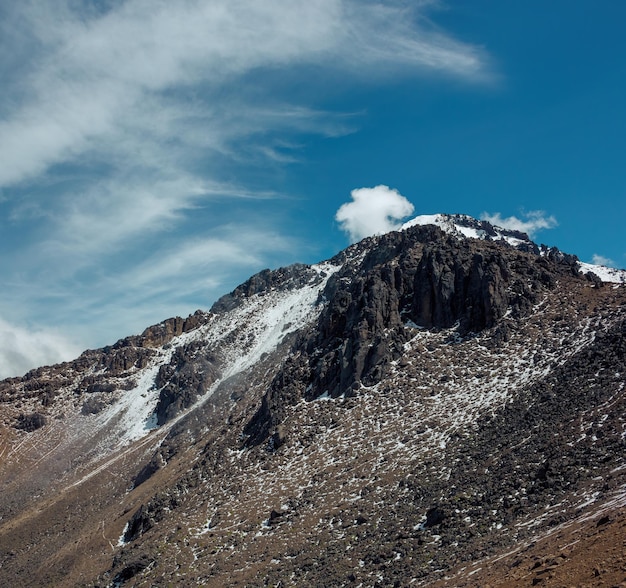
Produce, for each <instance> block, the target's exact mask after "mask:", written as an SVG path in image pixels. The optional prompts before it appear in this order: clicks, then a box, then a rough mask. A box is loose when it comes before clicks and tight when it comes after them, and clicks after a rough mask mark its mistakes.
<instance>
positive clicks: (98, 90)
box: [0, 0, 490, 365]
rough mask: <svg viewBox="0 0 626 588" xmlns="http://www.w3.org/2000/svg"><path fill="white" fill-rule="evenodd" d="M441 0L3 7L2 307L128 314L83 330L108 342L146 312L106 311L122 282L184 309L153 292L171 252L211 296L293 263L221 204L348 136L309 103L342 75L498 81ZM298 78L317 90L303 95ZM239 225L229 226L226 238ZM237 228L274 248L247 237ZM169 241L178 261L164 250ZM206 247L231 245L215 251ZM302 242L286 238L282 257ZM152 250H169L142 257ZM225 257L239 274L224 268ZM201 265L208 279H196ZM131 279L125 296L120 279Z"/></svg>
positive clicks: (255, 190) (25, 311) (75, 315)
mask: <svg viewBox="0 0 626 588" xmlns="http://www.w3.org/2000/svg"><path fill="white" fill-rule="evenodd" d="M436 5H437V2H433V1H422V2H416V3H413V4H412V5H408V4H407V3H405V2H400V1H396V0H388V1H378V2H377V1H366V2H361V1H358V2H357V1H356V0H306V1H305V0H277V1H275V2H265V3H261V2H253V1H252V0H211V1H209V0H207V1H204V2H203V1H198V0H181V1H180V2H166V1H165V0H115V1H112V2H96V3H94V2H87V1H86V0H78V1H76V0H55V1H52V0H48V1H47V0H44V1H40V0H39V1H35V0H24V1H23V2H15V3H4V4H2V5H1V6H0V76H1V78H2V80H3V91H2V93H1V94H0V161H1V162H2V165H1V166H0V252H1V253H2V256H1V257H0V271H2V272H3V275H4V276H5V277H6V287H5V289H4V294H3V298H2V299H0V316H5V317H7V316H12V317H20V318H19V320H26V317H31V318H32V320H33V321H35V322H37V323H38V324H41V325H46V324H47V325H51V326H54V325H56V326H59V325H61V324H62V325H63V328H65V329H68V330H72V329H79V328H80V329H82V326H81V325H85V324H88V323H89V322H90V321H95V322H97V321H98V320H100V321H103V319H102V316H103V312H104V309H106V310H107V312H108V311H111V312H112V314H113V316H114V317H119V318H109V319H108V320H107V321H106V326H105V327H102V328H100V327H99V328H92V332H97V333H99V337H98V338H95V337H94V338H91V339H89V340H87V339H85V343H87V344H89V345H93V344H99V343H102V339H103V338H104V337H109V336H110V334H111V333H112V332H113V331H114V330H115V329H117V331H118V332H120V331H121V330H122V329H125V330H126V331H125V332H128V331H127V329H131V332H132V330H133V329H135V328H136V327H137V326H138V321H139V320H143V318H145V315H146V314H150V316H152V314H151V313H150V309H147V310H146V312H145V313H143V311H142V312H135V315H134V316H135V317H137V318H136V320H135V321H134V322H132V323H128V321H127V319H128V317H130V313H125V311H124V310H120V311H119V312H114V311H115V309H116V308H118V310H119V309H121V308H122V306H123V305H126V307H125V308H129V307H132V308H133V309H134V310H135V311H137V308H138V307H137V304H135V303H133V302H132V300H131V297H130V295H128V296H125V294H124V292H129V293H130V292H132V293H133V296H134V299H135V300H144V301H147V300H150V302H149V304H150V305H151V306H150V308H152V309H155V308H157V306H158V308H159V309H161V308H165V307H167V306H168V304H170V303H171V307H172V308H173V310H172V311H170V312H166V314H170V313H171V312H176V308H178V307H177V304H176V301H177V300H180V298H181V297H180V295H179V294H177V293H176V292H174V291H173V290H171V289H167V288H160V289H159V288H157V286H156V285H157V284H159V283H161V284H164V283H165V282H166V280H167V279H169V278H171V276H172V272H174V269H175V268H176V267H177V263H179V262H177V261H175V258H174V257H172V256H179V257H180V259H181V260H185V259H186V260H187V263H186V264H185V263H182V262H180V266H179V267H178V269H176V271H175V272H174V273H175V274H176V276H177V279H179V280H180V281H181V282H182V283H185V282H186V283H187V284H189V285H190V289H191V290H194V291H201V290H202V291H203V293H204V299H208V300H210V299H211V298H212V297H214V296H215V295H216V294H219V293H221V290H220V289H221V288H222V287H223V284H224V283H227V282H228V279H229V278H228V277H227V276H230V279H232V276H233V275H234V273H236V271H235V270H236V269H237V268H238V269H239V271H244V270H245V271H247V270H248V269H255V268H258V267H259V266H261V265H265V264H270V260H274V259H277V258H279V257H280V256H281V255H283V256H284V255H286V252H285V249H284V248H283V243H282V242H281V240H280V239H273V238H271V237H269V236H271V235H275V234H276V233H277V232H279V231H278V228H279V227H278V225H276V224H275V225H274V226H270V224H271V222H269V221H268V222H266V223H264V225H263V226H261V227H260V226H258V220H257V219H255V220H251V219H254V215H253V214H248V215H245V214H243V215H241V214H240V218H238V219H237V218H236V219H233V218H228V214H227V212H225V211H228V210H230V209H232V208H234V207H235V203H240V202H242V200H244V199H256V200H258V199H268V200H269V199H272V198H276V197H277V196H278V195H276V194H273V193H271V192H268V191H267V190H265V191H263V190H260V189H259V187H258V185H257V184H256V183H255V182H254V181H253V180H250V179H249V176H250V177H253V176H254V174H255V173H256V172H257V171H258V170H259V169H260V168H262V167H263V166H266V165H267V164H271V165H276V166H280V165H286V164H288V163H289V162H292V161H294V160H297V159H298V153H299V146H300V145H301V142H302V137H306V136H311V135H321V136H324V137H329V138H330V137H338V136H342V135H345V134H347V133H352V132H354V131H355V130H356V128H357V125H356V122H355V121H356V119H355V118H354V117H353V116H350V115H349V113H341V112H329V111H327V110H325V109H323V108H318V107H317V106H316V105H315V103H314V99H310V100H308V101H305V100H304V99H303V98H302V96H303V95H306V96H308V95H309V94H310V95H314V94H315V91H316V89H318V90H319V89H320V88H322V87H323V86H324V85H325V84H332V83H334V80H336V79H337V77H338V74H340V76H341V79H342V80H343V83H347V80H358V81H359V83H372V82H375V81H376V80H383V79H388V78H389V77H393V76H397V75H405V74H407V73H415V72H417V73H422V74H424V73H426V74H431V73H435V74H437V75H445V76H451V77H454V78H457V79H463V80H466V81H470V82H471V81H479V82H481V81H484V79H485V78H487V77H488V76H489V72H490V69H489V60H488V56H487V55H486V53H485V52H484V51H483V50H482V49H480V48H479V47H476V46H473V45H471V44H467V43H463V42H460V41H458V40H456V39H455V38H453V37H452V36H450V35H447V34H446V33H445V32H443V31H441V30H440V29H437V28H436V27H434V26H432V24H431V23H430V22H429V21H428V19H427V14H428V11H429V10H430V9H431V8H433V7H435V6H436ZM312 71H314V72H315V75H311V72H312ZM297 86H298V87H306V88H309V89H310V92H304V93H303V92H293V91H292V88H293V87H297ZM251 172H252V173H251ZM236 206H237V208H238V209H240V208H241V207H240V205H239V204H236ZM246 218H247V219H248V220H247V221H246V220H245V219H246ZM268 218H269V217H268ZM233 222H234V223H235V224H237V226H238V230H237V231H236V232H230V231H229V230H228V227H229V226H232V224H233ZM245 234H250V235H253V234H256V235H257V236H258V237H259V238H260V239H265V243H266V244H267V246H264V247H259V245H258V243H259V242H258V241H257V242H256V243H252V242H247V241H246V240H245V238H242V235H245ZM165 242H167V243H168V244H169V245H170V251H171V255H170V254H168V253H167V252H164V251H163V250H162V249H161V246H162V244H163V243H165ZM240 243H247V246H246V247H245V248H244V247H240V245H239V244H240ZM213 246H215V247H216V251H221V252H222V253H223V255H211V254H210V251H211V250H212V247H213ZM203 247H204V249H203ZM255 248H256V249H255ZM296 249H297V244H295V242H294V241H293V240H292V241H291V245H290V254H291V255H293V251H294V250H296ZM252 250H254V251H255V254H254V255H251V254H250V251H252ZM146 251H154V252H155V255H156V254H157V252H158V255H160V256H162V257H161V258H159V259H157V258H154V259H152V260H151V261H150V262H148V261H147V260H148V259H149V257H150V256H149V255H147V254H146ZM201 252H204V262H203V263H202V264H199V265H198V263H196V261H198V260H199V259H200V258H201V257H202V255H201ZM229 252H230V253H233V252H235V253H236V255H235V256H234V257H233V256H232V255H230V253H229ZM194 260H195V261H194ZM146 263H150V265H149V269H148V266H146V265H145V264H146ZM229 264H230V267H231V268H234V269H233V271H229V270H227V269H225V268H226V267H227V266H229ZM185 268H187V269H185ZM192 268H196V270H198V271H199V272H200V271H201V272H204V278H203V279H201V280H199V281H198V280H196V279H195V277H194V276H193V273H192ZM159 272H161V275H160V277H159ZM233 272H234V273H233ZM206 276H211V277H210V278H207V277H206ZM121 282H123V283H124V284H125V289H124V288H119V289H117V286H116V285H117V284H119V283H121ZM192 284H196V285H194V286H192ZM156 291H158V292H160V294H161V296H162V298H160V299H159V300H158V302H157V301H156V299H155V297H154V296H153V295H152V294H153V293H154V292H156ZM41 293H45V294H41ZM190 298H191V297H188V300H189V299H190ZM116 300H117V302H116ZM103 301H107V302H106V303H105V302H103ZM98 302H100V304H99V305H98ZM116 304H117V307H116ZM146 304H148V303H147V302H146ZM73 309H81V312H78V311H77V310H73ZM123 315H124V316H123ZM140 315H141V316H140ZM116 321H118V322H117V325H115V324H114V323H115V322H116ZM31 323H32V321H31ZM94 324H95V323H94ZM101 324H102V323H101ZM141 326H145V325H141ZM86 331H88V329H86V328H85V329H82V331H81V332H86ZM125 332H120V334H125ZM16 365H17V364H16Z"/></svg>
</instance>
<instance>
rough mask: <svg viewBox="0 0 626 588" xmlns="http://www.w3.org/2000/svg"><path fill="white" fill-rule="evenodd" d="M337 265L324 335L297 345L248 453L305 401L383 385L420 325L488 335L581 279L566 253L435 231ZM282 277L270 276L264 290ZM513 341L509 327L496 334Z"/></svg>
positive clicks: (373, 245)
mask: <svg viewBox="0 0 626 588" xmlns="http://www.w3.org/2000/svg"><path fill="white" fill-rule="evenodd" d="M331 261H333V262H335V263H342V264H343V267H342V269H341V270H340V271H339V272H338V273H336V274H335V275H333V276H332V277H331V278H330V280H329V282H328V284H327V286H326V288H325V290H324V292H323V299H324V300H325V301H326V305H325V307H324V309H323V310H322V313H321V316H320V318H319V320H318V321H317V324H316V325H315V328H313V329H311V330H310V332H309V333H308V334H307V333H304V334H302V335H301V337H300V339H299V340H298V341H297V342H296V343H295V345H294V347H293V350H292V355H291V356H290V357H288V358H287V360H286V361H285V362H284V364H283V366H282V369H281V370H280V371H279V373H278V374H277V375H276V377H275V378H274V380H273V381H272V383H271V385H270V386H269V388H268V390H267V392H266V394H265V395H264V397H263V399H262V401H261V406H260V407H259V409H258V411H257V412H256V414H255V415H254V416H253V417H252V418H251V419H250V421H249V422H248V423H247V425H246V427H245V428H244V435H245V437H246V439H247V443H248V444H249V445H257V444H260V443H263V442H265V440H266V439H267V438H268V437H269V436H270V435H271V434H272V432H273V431H274V430H275V429H276V427H277V426H278V425H279V424H280V423H281V422H282V420H283V419H284V416H285V408H286V407H287V406H291V405H294V404H295V403H297V402H298V401H299V400H301V399H303V398H304V399H306V400H312V399H314V398H317V397H318V396H320V395H322V394H328V395H329V396H331V397H338V396H340V395H347V396H350V395H353V394H355V392H356V391H357V390H358V389H359V387H360V386H361V385H362V384H363V385H366V386H371V385H374V384H376V383H377V382H380V381H381V380H383V379H384V378H385V376H386V374H387V373H388V369H389V366H390V364H391V362H393V361H396V360H398V359H399V358H400V357H401V355H402V349H403V345H404V343H405V342H406V341H408V340H409V339H410V338H411V337H412V336H413V334H412V331H413V329H414V328H415V327H419V328H426V329H448V328H452V327H455V326H456V332H457V335H458V336H459V337H466V336H469V335H471V334H472V333H479V332H482V331H484V330H486V329H491V328H494V327H497V326H498V325H499V321H500V320H501V319H502V317H504V316H505V315H506V314H507V313H510V315H511V316H512V317H513V318H519V317H521V316H525V315H526V314H527V313H528V312H530V310H531V309H532V307H533V305H535V304H536V303H537V302H538V300H539V297H540V296H541V294H542V293H543V292H545V291H546V289H549V288H552V287H554V285H555V283H556V280H557V277H558V276H559V275H561V274H566V275H575V274H576V273H577V270H575V264H576V261H577V258H576V257H574V256H566V255H564V254H562V253H561V252H559V251H558V250H548V251H547V253H546V254H545V255H539V250H537V251H536V252H530V253H529V252H527V251H521V250H518V249H515V248H513V247H509V246H507V247H503V246H502V244H500V243H494V242H490V241H488V240H487V241H479V240H469V239H464V240H459V239H458V238H456V237H454V236H453V235H449V234H446V233H444V232H443V231H442V230H441V229H439V228H438V227H435V226H432V225H431V226H417V227H413V228H411V229H408V230H406V231H402V232H399V233H389V234H387V235H383V236H381V237H372V238H369V239H365V240H363V241H362V242H361V243H359V244H357V245H353V246H352V247H350V248H348V249H347V250H346V251H345V252H342V253H341V254H340V255H339V256H337V257H336V258H334V259H333V260H331ZM296 269H297V268H296ZM282 271H284V270H282ZM294 271H296V270H295V269H294ZM277 279H278V278H277V277H275V276H273V275H272V274H269V275H265V274H264V278H263V280H262V283H263V284H275V282H276V280H277ZM291 279H293V277H292V278H291ZM250 287H251V286H248V288H250ZM257 291H258V290H257ZM506 336H507V334H506V327H505V326H503V327H502V328H500V329H496V330H495V331H494V337H496V338H503V337H506Z"/></svg>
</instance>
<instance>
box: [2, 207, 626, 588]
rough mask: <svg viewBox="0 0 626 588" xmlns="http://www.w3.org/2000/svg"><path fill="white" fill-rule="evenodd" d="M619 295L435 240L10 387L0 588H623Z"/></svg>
mask: <svg viewBox="0 0 626 588" xmlns="http://www.w3.org/2000/svg"><path fill="white" fill-rule="evenodd" d="M625 282H626V272H620V271H617V270H609V269H608V268H598V267H593V266H589V265H586V264H582V263H580V262H579V260H578V259H577V258H576V257H575V256H574V255H569V254H565V253H563V252H561V251H559V250H558V249H555V248H548V247H545V246H542V245H537V244H535V243H533V242H532V241H530V239H529V238H528V236H527V235H525V234H523V233H519V232H512V231H506V230H505V229H501V228H498V227H493V226H492V225H490V224H489V223H486V222H484V221H476V220H474V219H471V218H470V217H466V216H462V215H433V216H427V217H417V218H416V219H415V220H414V221H411V222H409V223H407V225H405V227H403V230H401V231H397V232H391V233H388V234H385V235H381V236H375V237H371V238H367V239H365V240H363V241H361V242H360V243H357V244H355V245H352V246H351V247H349V248H348V249H346V250H345V251H343V252H341V253H340V254H338V255H337V256H335V257H334V258H332V259H330V260H328V261H325V262H322V263H319V264H316V265H312V266H308V265H293V266H290V267H287V268H281V269H278V270H274V271H270V270H265V271H262V272H260V273H258V274H257V275H255V276H253V277H251V278H250V279H249V280H248V281H247V282H245V283H244V284H242V285H241V286H239V287H237V288H236V289H235V290H234V291H233V292H231V293H230V294H227V295H226V296H224V297H222V298H221V299H220V300H218V301H217V302H216V303H215V304H214V305H213V307H212V308H211V310H210V311H208V312H205V311H198V312H196V313H195V314H193V315H191V316H189V317H188V318H186V319H181V318H174V319H169V320H166V321H164V322H163V323H161V324H159V325H156V326H153V327H150V328H148V329H146V330H145V331H144V333H142V334H141V335H138V336H132V337H128V338H126V339H122V340H120V341H118V342H117V343H115V344H114V345H112V346H110V347H105V348H103V349H98V350H90V351H85V352H84V353H83V354H82V355H81V356H80V357H79V358H78V359H76V360H75V361H72V362H68V363H64V364H60V365H56V366H51V367H42V368H39V369H36V370H33V371H31V372H29V373H28V374H26V375H25V376H24V377H22V378H11V379H8V380H5V381H3V382H0V420H1V423H2V428H1V429H0V585H2V586H12V587H20V586H24V587H29V588H33V587H43V586H58V587H70V586H84V587H92V588H95V587H100V588H104V587H118V586H124V587H126V586H137V587H139V586H207V587H224V586H241V587H245V586H248V587H257V586H258V587H260V586H283V587H284V586H319V587H322V586H324V587H328V586H348V587H351V586H354V587H357V586H361V587H368V586H488V585H489V586H535V585H540V586H598V585H606V586H612V585H620V583H621V582H625V581H626V567H625V566H626V556H625V551H624V538H625V537H626V531H625V529H626V458H625V455H626V452H625V449H626V445H625V443H626V420H625V419H626V390H624V386H625V383H626V362H625V356H626V337H625V336H626V304H625V302H626V285H625Z"/></svg>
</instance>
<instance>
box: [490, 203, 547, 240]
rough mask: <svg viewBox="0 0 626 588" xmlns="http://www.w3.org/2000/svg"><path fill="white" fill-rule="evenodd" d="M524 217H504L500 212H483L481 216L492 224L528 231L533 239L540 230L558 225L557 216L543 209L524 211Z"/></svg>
mask: <svg viewBox="0 0 626 588" xmlns="http://www.w3.org/2000/svg"><path fill="white" fill-rule="evenodd" d="M523 217H524V218H523V219H520V218H518V217H516V216H508V217H506V218H504V217H502V215H501V214H500V213H499V212H496V213H494V214H490V213H487V212H483V213H482V215H481V216H480V218H481V219H482V220H486V221H488V222H490V223H491V224H492V225H496V226H498V227H502V228H505V229H511V230H514V231H522V232H523V233H527V234H528V236H529V237H530V238H531V239H532V238H534V236H535V235H536V233H537V232H538V231H541V230H543V229H553V228H554V227H556V226H558V222H557V220H556V218H554V216H552V215H550V216H546V213H545V212H544V211H542V210H531V211H529V212H526V213H523Z"/></svg>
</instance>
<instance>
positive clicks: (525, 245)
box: [400, 213, 626, 284]
mask: <svg viewBox="0 0 626 588" xmlns="http://www.w3.org/2000/svg"><path fill="white" fill-rule="evenodd" d="M426 225H435V226H437V227H439V228H440V229H441V230H442V231H444V232H445V233H448V234H450V235H453V236H455V237H457V238H459V239H466V238H470V239H482V240H487V241H496V242H501V243H507V244H508V245H510V246H512V247H514V248H515V249H519V250H520V251H528V252H531V253H535V254H537V255H542V256H544V255H552V256H556V257H562V256H563V257H564V256H567V257H568V258H570V259H573V260H574V261H575V264H576V267H577V269H578V271H579V272H581V273H582V274H585V275H588V276H590V277H591V278H593V276H595V277H596V278H597V279H598V280H599V281H601V282H609V283H614V284H624V283H626V271H625V270H620V269H615V268H611V267H607V266H603V265H598V264H591V263H584V262H581V261H579V260H578V258H577V257H576V256H573V255H568V254H565V253H563V252H562V251H560V250H559V249H558V248H556V247H548V246H547V245H543V244H541V245H538V244H537V243H535V242H534V241H533V240H532V239H531V238H530V237H529V236H528V234H527V233H525V232H523V231H518V230H515V229H508V228H506V227H501V226H498V225H494V224H492V223H490V222H489V221H486V220H479V219H476V218H474V217H471V216H469V215H467V214H446V213H438V214H422V215H419V216H416V217H415V218H413V219H411V220H409V221H407V222H405V223H404V224H403V225H402V226H401V227H400V230H401V231H405V230H406V229H409V228H411V227H416V226H426Z"/></svg>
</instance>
